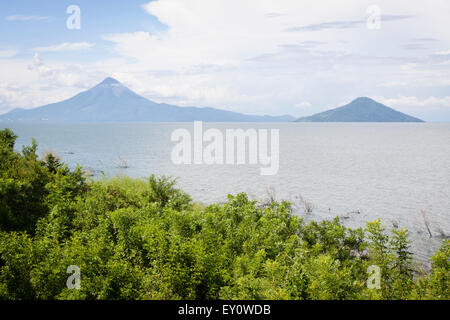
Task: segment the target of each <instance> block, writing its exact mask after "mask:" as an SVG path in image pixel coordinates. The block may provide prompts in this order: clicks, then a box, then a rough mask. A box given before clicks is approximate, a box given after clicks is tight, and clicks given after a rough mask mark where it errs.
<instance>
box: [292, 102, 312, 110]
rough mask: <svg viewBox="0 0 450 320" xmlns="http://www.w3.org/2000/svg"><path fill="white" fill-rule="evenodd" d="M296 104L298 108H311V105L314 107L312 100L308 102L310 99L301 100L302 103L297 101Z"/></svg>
mask: <svg viewBox="0 0 450 320" xmlns="http://www.w3.org/2000/svg"><path fill="white" fill-rule="evenodd" d="M295 106H296V107H297V108H300V109H302V108H309V107H312V104H311V103H310V102H308V101H302V102H300V103H297V104H296V105H295Z"/></svg>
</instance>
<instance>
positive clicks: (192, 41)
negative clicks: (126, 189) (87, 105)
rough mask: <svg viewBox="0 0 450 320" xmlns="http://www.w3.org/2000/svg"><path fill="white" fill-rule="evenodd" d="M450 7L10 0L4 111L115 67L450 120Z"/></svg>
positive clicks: (239, 97) (1, 85)
mask: <svg viewBox="0 0 450 320" xmlns="http://www.w3.org/2000/svg"><path fill="white" fill-rule="evenodd" d="M73 5H75V6H77V7H78V8H79V12H80V15H79V16H77V15H74V14H76V11H72V10H69V12H68V8H70V6H73ZM78 17H79V19H78ZM449 17H450V1H448V0H428V1H427V2H426V4H425V3H424V2H423V1H416V0H414V1H412V0H409V1H405V0H396V1H392V0H389V1H385V0H371V1H365V0H341V1H335V0H302V1H299V0H270V1H269V0H154V1H150V2H149V1H148V0H141V1H137V0H127V1H118V0H108V1H107V0H95V1H92V0H79V1H76V0H72V1H65V0H52V1H50V0H40V1H35V0H15V1H7V0H0V113H4V112H8V111H10V110H12V109H14V108H27V109H28V108H34V107H37V106H41V105H45V104H48V103H53V102H58V101H61V100H64V99H67V98H70V97H71V96H73V95H75V94H77V93H79V92H81V91H84V90H87V89H89V88H90V87H92V86H94V85H96V84H97V83H99V82H101V81H102V80H103V79H104V78H106V77H114V78H116V79H117V80H119V81H120V82H122V83H123V84H124V85H126V86H128V87H129V88H130V89H132V90H133V91H135V92H136V93H138V94H141V95H143V96H144V97H146V98H148V99H151V100H153V101H156V102H165V103H170V104H175V105H180V106H199V107H206V106H208V107H215V108H221V109H226V110H230V111H237V112H243V113H250V114H261V115H262V114H269V115H282V114H291V115H293V116H296V117H300V116H307V115H311V114H314V113H317V112H320V111H324V110H327V109H330V108H335V107H339V106H342V105H344V104H347V103H349V102H350V101H352V100H353V99H355V98H357V97H361V96H368V97H371V98H373V99H375V100H377V101H379V102H381V103H384V104H386V105H388V106H390V107H392V108H395V109H397V110H399V111H401V112H405V113H408V114H410V115H413V116H416V117H419V118H422V119H424V120H426V121H450V19H449ZM68 20H69V21H68ZM77 21H79V22H80V24H79V28H73V26H76V27H77V25H76V23H75V25H74V22H77Z"/></svg>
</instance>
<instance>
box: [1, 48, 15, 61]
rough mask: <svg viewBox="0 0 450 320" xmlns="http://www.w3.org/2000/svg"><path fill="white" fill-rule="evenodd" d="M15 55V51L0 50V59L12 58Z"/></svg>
mask: <svg viewBox="0 0 450 320" xmlns="http://www.w3.org/2000/svg"><path fill="white" fill-rule="evenodd" d="M16 54H17V49H0V59H2V58H12V57H14V56H15V55H16Z"/></svg>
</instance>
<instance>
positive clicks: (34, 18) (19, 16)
mask: <svg viewBox="0 0 450 320" xmlns="http://www.w3.org/2000/svg"><path fill="white" fill-rule="evenodd" d="M48 19H50V17H45V16H38V15H23V14H16V15H11V16H7V17H5V20H6V21H43V20H48Z"/></svg>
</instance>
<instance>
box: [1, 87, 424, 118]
mask: <svg viewBox="0 0 450 320" xmlns="http://www.w3.org/2000/svg"><path fill="white" fill-rule="evenodd" d="M196 120H198V121H205V122H291V121H294V120H295V118H294V117H292V116H290V115H283V116H268V115H264V116H258V115H248V114H242V113H237V112H231V111H226V110H220V109H214V108H197V107H178V106H174V105H170V104H166V103H156V102H153V101H151V100H148V99H146V98H144V97H142V96H140V95H138V94H136V93H134V92H133V91H131V90H130V89H128V88H127V87H125V86H124V85H123V84H121V83H120V82H119V81H117V80H115V79H113V78H106V79H105V80H103V81H102V82H101V83H99V84H98V85H96V86H95V87H93V88H91V89H89V90H87V91H84V92H81V93H79V94H77V95H76V96H74V97H72V98H70V99H68V100H64V101H61V102H57V103H52V104H48V105H45V106H42V107H38V108H35V109H14V110H12V111H10V112H8V113H6V114H3V115H0V121H6V122H10V121H14V122H16V121H23V122H27V121H29V122H36V121H49V122H136V121H147V122H192V121H196ZM295 121H296V122H423V121H422V120H420V119H417V118H414V117H412V116H409V115H407V114H404V113H401V112H398V111H396V110H394V109H392V108H389V107H387V106H385V105H383V104H381V103H378V102H376V101H374V100H372V99H370V98H365V97H364V98H358V99H356V100H354V101H352V102H351V103H349V104H347V105H345V106H343V107H340V108H337V109H333V110H328V111H325V112H321V113H317V114H315V115H312V116H309V117H302V118H299V119H297V120H295Z"/></svg>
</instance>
